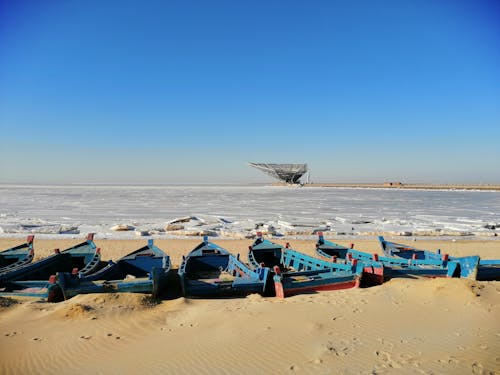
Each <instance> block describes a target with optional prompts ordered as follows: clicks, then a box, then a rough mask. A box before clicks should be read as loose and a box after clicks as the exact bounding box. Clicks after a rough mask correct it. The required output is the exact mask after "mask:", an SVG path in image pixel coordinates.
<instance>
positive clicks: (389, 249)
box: [378, 236, 500, 280]
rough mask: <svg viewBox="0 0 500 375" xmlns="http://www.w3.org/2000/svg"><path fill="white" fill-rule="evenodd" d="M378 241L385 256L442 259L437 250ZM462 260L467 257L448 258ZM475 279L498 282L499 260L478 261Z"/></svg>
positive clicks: (382, 239) (383, 240)
mask: <svg viewBox="0 0 500 375" xmlns="http://www.w3.org/2000/svg"><path fill="white" fill-rule="evenodd" d="M378 240H379V242H380V246H381V247H382V251H383V252H384V254H385V255H387V256H393V257H399V258H404V259H441V258H442V257H443V255H442V254H441V250H439V249H438V250H436V251H435V252H433V251H430V250H421V249H417V248H415V247H413V246H408V245H403V244H399V243H395V242H390V241H386V240H385V239H384V237H382V236H379V237H378ZM464 258H465V259H466V258H468V257H452V256H450V257H449V259H450V260H452V261H459V262H460V261H462V259H464ZM476 278H477V280H500V259H480V260H479V265H478V267H477V276H476Z"/></svg>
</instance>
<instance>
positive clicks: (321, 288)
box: [274, 278, 360, 298]
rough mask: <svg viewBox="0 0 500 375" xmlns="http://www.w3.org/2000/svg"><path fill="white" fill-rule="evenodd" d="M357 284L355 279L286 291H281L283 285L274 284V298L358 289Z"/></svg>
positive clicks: (357, 279)
mask: <svg viewBox="0 0 500 375" xmlns="http://www.w3.org/2000/svg"><path fill="white" fill-rule="evenodd" d="M359 284H360V279H359V278H356V279H355V280H351V281H346V282H343V283H337V284H328V285H318V286H308V287H303V288H293V289H286V290H284V291H283V284H281V283H276V282H275V283H274V289H275V291H276V297H279V298H284V297H288V296H291V295H295V294H300V293H307V292H319V291H330V290H342V289H350V288H358V287H359Z"/></svg>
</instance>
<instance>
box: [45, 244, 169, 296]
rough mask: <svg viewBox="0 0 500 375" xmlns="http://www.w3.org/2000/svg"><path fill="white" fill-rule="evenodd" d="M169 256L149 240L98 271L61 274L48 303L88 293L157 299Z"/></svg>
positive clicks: (164, 282)
mask: <svg viewBox="0 0 500 375" xmlns="http://www.w3.org/2000/svg"><path fill="white" fill-rule="evenodd" d="M170 267H171V264H170V257H169V256H168V255H167V254H165V253H164V252H163V251H162V250H160V249H159V248H158V247H156V246H155V245H154V242H153V240H149V241H148V244H147V245H146V246H143V247H141V248H140V249H137V250H135V251H133V252H131V253H130V254H128V255H126V256H124V257H123V258H120V259H119V260H118V261H116V262H113V261H111V260H110V261H109V262H108V264H107V265H106V266H105V267H104V268H102V269H100V270H98V271H97V272H94V273H91V274H87V275H82V274H81V273H79V272H77V271H76V270H75V272H72V273H68V272H58V273H57V275H56V278H55V280H54V279H53V280H52V282H51V283H50V285H49V286H48V301H49V302H58V301H60V300H63V299H68V298H71V297H73V296H76V295H78V294H88V293H112V292H129V293H149V294H151V295H152V297H153V298H158V297H159V296H160V294H161V292H162V291H163V289H164V287H165V285H166V281H167V273H168V272H169V271H170Z"/></svg>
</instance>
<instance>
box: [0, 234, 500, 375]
mask: <svg viewBox="0 0 500 375" xmlns="http://www.w3.org/2000/svg"><path fill="white" fill-rule="evenodd" d="M8 241H10V240H6V241H1V242H0V244H1V245H2V248H5V247H7V246H4V245H6V244H7V242H8ZM14 242H15V241H14ZM17 242H19V240H17ZM76 242H78V240H72V241H68V246H70V245H71V244H74V243H76ZM96 242H97V243H98V245H99V246H102V248H103V253H104V257H107V256H106V255H107V254H109V257H113V258H116V257H119V256H120V255H123V254H124V253H126V252H127V251H129V250H133V249H135V248H137V247H139V246H140V245H142V244H143V243H144V241H99V240H96ZM217 242H218V243H219V244H221V245H223V246H225V247H227V248H230V249H236V251H235V252H238V251H239V252H241V253H243V252H245V250H246V247H247V246H248V241H229V240H228V241H217ZM291 242H292V245H294V246H296V248H297V249H301V250H306V251H307V252H310V253H312V250H313V249H314V242H313V241H305V242H300V241H291ZM356 242H357V243H358V242H359V241H356ZM56 243H57V245H56V246H59V247H61V248H64V246H66V244H65V245H64V246H62V244H61V242H60V241H56ZM196 243H197V241H196V240H193V241H189V240H186V241H184V240H182V241H166V242H162V241H158V245H159V247H160V248H162V249H164V250H166V251H168V252H169V253H171V254H172V256H173V258H174V263H176V261H175V259H180V256H181V255H182V253H186V252H187V250H188V249H190V248H192V247H193V246H194V245H195V244H196ZM427 243H428V242H426V244H427ZM296 244H297V245H296ZM35 245H36V248H37V251H38V253H39V254H44V251H47V252H48V251H49V249H50V248H51V247H52V246H53V245H54V243H51V242H50V241H47V243H45V242H44V241H38V240H37V242H35ZM448 246H449V249H450V250H455V253H453V252H452V251H449V250H448ZM357 247H358V248H360V249H362V250H374V249H375V246H374V243H373V242H366V243H361V242H359V244H357ZM429 247H441V248H442V249H443V250H445V251H449V252H450V253H452V254H454V255H461V252H463V251H467V252H468V253H472V252H473V251H471V248H474V249H477V250H478V251H475V252H476V253H482V255H484V256H487V255H489V256H490V257H494V253H495V250H496V252H498V250H499V248H498V242H495V241H491V242H486V243H485V244H484V246H483V244H482V243H478V242H476V241H473V243H472V244H470V243H458V242H457V243H452V242H450V243H448V242H441V243H439V246H429ZM17 301H18V303H15V304H13V305H11V306H4V307H1V308H0V327H1V329H0V353H1V357H2V360H1V361H0V373H2V374H4V373H5V374H8V373H13V374H18V373H23V374H24V373H34V374H36V373H48V372H53V371H58V372H61V371H62V372H64V373H70V372H77V373H104V374H109V373H113V374H114V373H130V374H132V373H158V374H160V373H181V374H183V373H186V374H192V373H197V374H214V373H216V374H233V373H243V374H247V373H248V374H250V373H251V374H255V373H268V374H289V373H303V374H332V373H333V374H337V373H339V374H346V373H347V374H349V373H353V374H355V373H380V374H382V373H405V374H406V373H410V374H412V373H415V374H419V373H424V374H428V373H436V374H440V373H450V374H451V373H452V374H456V373H464V374H469V373H472V374H480V373H484V374H488V373H495V372H496V373H500V283H499V282H477V281H471V280H460V279H393V280H391V281H389V282H387V283H385V284H384V285H382V286H378V287H372V288H366V289H350V290H341V291H334V292H321V293H317V294H309V295H300V296H295V297H290V298H287V299H284V300H281V299H277V298H264V297H261V296H259V295H251V296H248V297H246V298H240V299H218V300H217V299H214V300H202V299H184V298H177V299H172V300H165V301H162V302H161V303H159V304H154V303H152V301H151V300H150V299H148V298H147V297H145V296H144V295H140V294H100V295H97V294H94V295H80V296H77V297H74V298H72V299H70V300H68V301H65V302H62V303H58V304H49V303H44V302H40V301H34V300H31V299H17ZM3 302H5V301H3ZM4 304H5V303H2V305H4Z"/></svg>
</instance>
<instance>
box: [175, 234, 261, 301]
mask: <svg viewBox="0 0 500 375" xmlns="http://www.w3.org/2000/svg"><path fill="white" fill-rule="evenodd" d="M221 272H224V273H225V274H226V275H227V276H226V279H221V278H220V277H219V276H217V277H215V275H214V273H219V274H220V273H221ZM178 274H179V277H180V279H181V287H182V294H183V295H184V296H189V297H224V296H244V295H248V294H251V293H260V294H264V293H265V291H266V285H267V283H268V279H269V276H270V270H269V268H267V267H260V266H259V267H257V268H256V269H254V270H252V269H250V268H249V267H248V266H247V265H245V264H244V263H243V262H241V261H240V259H239V255H237V256H236V257H235V256H233V255H232V254H230V253H229V252H228V251H227V250H226V249H223V248H222V247H220V246H218V245H216V244H214V243H211V242H209V241H208V237H204V238H203V242H202V243H200V244H199V245H198V246H196V247H195V248H194V249H193V250H192V251H191V252H190V253H189V254H188V255H187V256H185V257H183V261H182V264H181V266H180V268H179V272H178ZM202 274H205V275H204V276H203V275H202ZM205 276H206V277H205Z"/></svg>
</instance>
